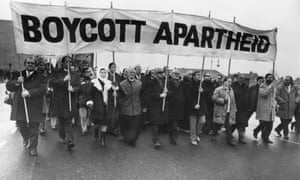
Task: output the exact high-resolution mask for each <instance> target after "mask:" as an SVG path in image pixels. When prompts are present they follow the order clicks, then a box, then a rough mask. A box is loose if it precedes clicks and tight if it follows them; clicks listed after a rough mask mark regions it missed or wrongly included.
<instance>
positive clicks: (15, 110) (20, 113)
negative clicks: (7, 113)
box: [6, 71, 47, 122]
mask: <svg viewBox="0 0 300 180" xmlns="http://www.w3.org/2000/svg"><path fill="white" fill-rule="evenodd" d="M18 76H19V75H17V76H15V77H13V78H12V80H10V81H8V82H7V83H6V88H7V90H8V91H11V92H14V96H13V104H12V111H11V117H10V118H11V120H17V121H24V122H26V116H25V108H24V101H23V97H22V96H21V93H22V92H21V89H22V88H21V85H18V83H17V78H18ZM22 76H23V77H24V88H25V89H27V90H28V91H29V94H30V97H27V98H26V103H27V108H28V115H29V122H40V121H41V120H42V119H43V118H44V117H43V113H42V108H43V106H42V104H43V96H44V94H45V93H46V87H47V80H46V77H45V76H44V75H43V74H40V73H38V72H36V71H34V72H33V74H32V75H31V76H29V77H26V72H25V71H22Z"/></svg>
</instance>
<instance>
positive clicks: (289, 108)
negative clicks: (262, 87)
mask: <svg viewBox="0 0 300 180" xmlns="http://www.w3.org/2000/svg"><path fill="white" fill-rule="evenodd" d="M296 97H297V89H296V88H295V86H293V85H292V86H291V90H290V92H288V90H287V88H286V87H285V86H280V87H279V88H278V89H277V91H276V102H277V103H278V105H279V109H278V112H277V116H278V117H280V118H282V119H292V118H293V116H294V113H295V108H296Z"/></svg>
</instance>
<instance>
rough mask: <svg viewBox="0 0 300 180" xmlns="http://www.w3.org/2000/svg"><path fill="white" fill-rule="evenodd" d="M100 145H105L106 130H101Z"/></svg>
mask: <svg viewBox="0 0 300 180" xmlns="http://www.w3.org/2000/svg"><path fill="white" fill-rule="evenodd" d="M100 138H101V139H100V146H101V147H105V132H101V136H100Z"/></svg>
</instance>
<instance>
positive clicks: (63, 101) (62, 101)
mask: <svg viewBox="0 0 300 180" xmlns="http://www.w3.org/2000/svg"><path fill="white" fill-rule="evenodd" d="M67 73H68V72H66V71H64V70H59V71H56V72H55V73H54V74H53V76H52V77H51V78H50V81H49V85H50V86H51V87H53V95H52V101H53V106H52V110H51V115H52V116H54V117H58V118H73V117H74V116H75V115H76V113H77V112H78V108H77V102H76V101H77V99H76V93H77V92H78V90H79V85H80V76H79V74H78V73H76V72H71V86H72V87H73V89H74V91H73V92H71V107H72V111H71V112H70V110H69V91H68V81H64V78H65V76H66V75H67Z"/></svg>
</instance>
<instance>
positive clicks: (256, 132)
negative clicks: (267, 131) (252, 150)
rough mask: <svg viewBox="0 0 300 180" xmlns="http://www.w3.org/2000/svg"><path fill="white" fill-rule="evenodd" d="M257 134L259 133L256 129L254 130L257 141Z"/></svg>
mask: <svg viewBox="0 0 300 180" xmlns="http://www.w3.org/2000/svg"><path fill="white" fill-rule="evenodd" d="M257 134H258V131H257V130H256V129H254V131H253V136H254V138H255V139H257Z"/></svg>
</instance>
